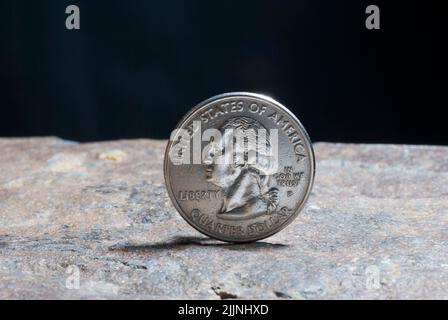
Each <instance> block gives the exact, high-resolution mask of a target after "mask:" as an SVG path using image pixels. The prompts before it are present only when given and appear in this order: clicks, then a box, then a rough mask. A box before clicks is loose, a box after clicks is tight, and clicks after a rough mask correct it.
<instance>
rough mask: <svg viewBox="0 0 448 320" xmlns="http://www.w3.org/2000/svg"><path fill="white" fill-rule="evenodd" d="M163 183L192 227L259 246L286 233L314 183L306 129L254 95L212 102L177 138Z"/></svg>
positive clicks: (198, 110)
mask: <svg viewBox="0 0 448 320" xmlns="http://www.w3.org/2000/svg"><path fill="white" fill-rule="evenodd" d="M164 173H165V181H166V184H167V190H168V193H169V195H170V197H171V199H172V201H173V204H174V206H175V207H176V209H177V210H178V211H179V212H180V214H181V215H182V217H183V218H184V219H186V221H187V222H189V223H190V224H191V225H192V226H193V227H195V228H196V229H197V230H199V231H201V232H202V233H204V234H207V235H209V236H211V237H214V238H217V239H220V240H224V241H231V242H246V241H255V240H258V239H262V238H265V237H268V236H270V235H272V234H274V233H276V232H278V231H279V230H281V229H282V228H284V227H285V226H286V225H288V224H289V223H290V222H291V221H292V220H293V219H294V218H295V217H296V216H297V214H298V213H299V211H300V210H301V208H302V207H303V206H304V204H305V202H306V200H307V198H308V195H309V193H310V190H311V188H312V184H313V179H314V154H313V151H312V146H311V143H310V141H309V138H308V135H307V133H306V132H305V129H304V128H303V127H302V125H301V124H300V122H299V121H298V120H297V119H296V117H295V116H294V115H293V114H292V113H291V112H290V111H289V110H287V109H286V108H285V107H284V106H282V105H281V104H279V103H278V102H276V101H274V100H272V99H271V98H268V97H265V96H262V95H257V94H251V93H229V94H224V95H220V96H216V97H213V98H211V99H208V100H206V101H204V102H202V103H201V104H199V105H198V106H197V107H196V108H194V109H193V110H192V111H190V112H189V113H188V114H187V115H186V116H185V117H184V119H183V120H182V121H181V122H180V123H179V125H178V127H177V128H176V129H175V130H174V131H173V133H172V135H171V138H170V141H169V143H168V146H167V150H166V153H165V163H164Z"/></svg>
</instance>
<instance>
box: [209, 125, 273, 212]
mask: <svg viewBox="0 0 448 320" xmlns="http://www.w3.org/2000/svg"><path fill="white" fill-rule="evenodd" d="M219 131H220V133H221V138H220V139H219V141H214V140H213V139H212V140H211V141H210V143H209V145H208V150H207V152H205V156H204V160H203V161H204V164H205V174H206V178H207V181H208V182H210V183H212V184H214V185H216V186H218V187H219V188H221V190H222V191H223V193H222V194H223V199H222V205H221V208H220V210H219V213H218V214H219V215H220V216H221V217H222V218H225V217H227V218H230V219H235V218H238V217H241V218H248V217H249V216H258V215H262V214H266V213H271V212H275V210H276V209H277V207H278V203H279V198H278V189H277V188H275V187H273V186H272V185H273V184H274V183H275V179H274V178H273V175H272V168H273V167H275V168H276V167H277V164H276V163H274V162H276V158H275V157H273V156H272V155H271V143H270V137H269V134H268V131H267V130H266V128H265V127H264V126H263V125H262V124H261V123H260V122H258V121H256V120H254V119H252V118H249V117H235V118H231V119H228V120H227V121H226V122H225V123H224V124H223V125H222V126H221V127H220V128H219ZM261 131H262V132H264V134H260V132H261ZM238 135H239V136H238ZM238 137H239V138H238ZM260 139H261V140H263V141H262V142H263V145H264V146H265V147H264V148H257V147H256V145H257V144H256V143H250V142H254V141H256V142H257V143H260Z"/></svg>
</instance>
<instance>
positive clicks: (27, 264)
mask: <svg viewBox="0 0 448 320" xmlns="http://www.w3.org/2000/svg"><path fill="white" fill-rule="evenodd" d="M165 144H166V142H165V141H155V140H130V141H113V142H103V143H91V144H75V143H69V142H66V141H63V140H60V139H57V138H32V139H0V150H1V152H0V298H1V299H21V298H27V299H40V298H44V299H69V298H70V299H73V298H74V299H94V298H105V299H128V298H130V299H134V298H138V299H165V298H168V299H173V298H186V299H190V298H200V299H220V298H249V299H250V298H260V299H262V298H267V299H278V298H281V299H287V298H293V299H321V298H328V299H338V298H343V299H368V298H374V299H390V298H398V299H407V298H422V299H426V298H442V299H448V148H446V147H428V146H400V145H355V144H328V143H318V144H315V152H316V159H317V165H316V167H317V172H316V181H315V186H314V189H313V192H312V195H311V197H310V199H309V202H308V204H307V206H306V208H305V209H304V210H303V212H302V213H301V214H300V215H299V216H298V218H297V219H296V220H295V221H294V222H293V223H292V224H291V225H290V226H288V227H287V228H286V229H284V230H283V231H281V232H280V233H278V234H277V235H275V236H273V237H271V238H268V239H266V240H264V241H261V242H257V243H252V244H244V245H232V244H227V243H221V242H218V241H215V240H211V239H208V238H206V237H205V236H202V235H201V234H199V233H197V232H196V231H195V230H194V229H192V228H191V227H190V226H189V225H188V224H187V223H186V222H184V221H183V220H182V219H181V218H180V216H179V215H178V214H177V212H176V211H175V209H174V208H173V206H172V205H171V203H170V200H169V198H168V196H167V194H166V191H165V187H164V182H163V175H162V161H163V152H164V148H165ZM78 271H79V287H78V285H77V284H78V282H77V279H78V278H77V273H78Z"/></svg>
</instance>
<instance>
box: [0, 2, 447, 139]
mask: <svg viewBox="0 0 448 320" xmlns="http://www.w3.org/2000/svg"><path fill="white" fill-rule="evenodd" d="M438 3H440V5H439V4H438ZM442 3H443V2H442V1H439V2H437V1H421V2H413V1H392V0H391V1H387V2H386V1H369V2H367V1H360V0H358V1H343V0H339V1H334V0H325V1H323V0H322V1H317V0H301V1H281V0H278V1H263V0H258V1H211V0H209V1H187V0H185V1H147V0H129V1H124V0H122V1H112V0H107V1H93V0H89V1H87V0H72V1H62V0H42V1H24V0H1V1H0V26H1V28H0V46H1V47H0V48H1V50H0V136H35V135H57V136H60V137H63V138H66V139H71V140H77V141H94V140H108V139H117V138H146V137H149V138H167V137H168V136H169V133H170V131H171V130H172V129H173V128H174V126H175V125H176V123H177V122H178V120H179V119H180V118H181V116H182V115H183V114H184V113H186V112H187V111H188V110H189V109H190V108H191V107H193V106H194V105H196V104H197V103H199V102H200V101H202V100H204V99H206V98H208V97H210V96H213V95H215V94H219V93H224V92H228V91H252V92H258V93H265V94H268V95H270V96H272V97H273V98H275V99H277V100H279V101H280V102H281V103H283V104H285V105H286V106H288V107H289V108H290V109H291V110H292V111H293V112H294V113H295V114H296V115H297V116H298V117H299V119H301V121H302V123H303V124H304V126H305V127H306V128H307V130H308V132H309V134H310V136H311V138H312V140H313V141H342V142H375V143H376V142H381V143H415V144H421V143H424V144H448V134H447V133H446V129H445V128H446V115H445V114H446V112H445V111H444V109H446V102H445V98H444V89H445V85H446V80H445V73H444V71H442V70H444V66H442V63H443V61H444V59H446V52H445V51H444V46H445V42H446V39H447V36H446V32H445V31H444V30H443V29H442V27H443V25H444V21H446V17H445V16H444V11H443V10H442V8H441V4H442ZM69 4H76V5H78V6H79V7H80V10H81V30H79V31H69V30H66V28H65V19H66V17H67V15H66V14H65V8H66V6H67V5H69ZM369 4H375V5H378V6H379V7H380V10H381V30H372V31H369V30H367V29H366V27H365V19H366V17H367V15H366V14H365V9H366V7H367V5H369Z"/></svg>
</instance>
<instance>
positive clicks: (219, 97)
mask: <svg viewBox="0 0 448 320" xmlns="http://www.w3.org/2000/svg"><path fill="white" fill-rule="evenodd" d="M229 97H248V98H255V99H259V100H265V101H267V102H269V103H271V104H272V105H274V106H276V107H278V108H279V109H280V110H282V111H283V112H285V113H286V114H287V115H288V116H289V117H291V118H292V120H294V121H295V122H296V124H297V125H298V127H299V129H300V130H301V131H302V133H303V136H304V138H305V139H306V142H307V149H308V153H309V154H310V157H311V159H310V165H311V177H310V183H309V184H308V189H307V190H306V193H305V195H304V197H303V200H302V203H301V204H300V205H299V206H298V207H297V210H296V211H295V212H294V213H293V215H292V216H291V217H289V218H288V220H286V221H285V222H284V223H283V224H281V225H280V226H279V227H276V228H274V229H272V230H271V231H269V232H268V233H266V234H263V235H262V236H255V237H252V238H247V239H234V238H232V239H230V238H226V237H225V236H224V237H220V236H219V235H216V234H213V233H210V232H208V231H207V230H203V229H201V227H200V226H198V225H196V224H194V223H193V222H192V221H190V218H189V217H187V214H186V213H185V212H183V210H182V208H181V207H180V205H179V204H178V203H177V198H176V197H175V195H174V194H173V191H172V189H171V179H170V177H169V176H168V164H169V163H168V161H169V158H168V153H169V150H170V148H171V144H172V141H171V140H169V141H168V144H167V146H166V149H165V156H164V159H163V176H164V179H165V186H166V190H167V192H168V195H169V197H170V199H171V202H172V203H173V205H174V207H175V208H176V210H177V211H178V212H179V214H180V215H181V216H182V218H183V219H184V220H185V221H186V222H187V223H188V224H189V225H190V226H192V227H193V228H194V229H196V230H197V231H199V232H200V233H202V234H204V235H207V236H209V237H211V238H213V239H216V240H220V241H225V242H230V243H248V242H255V241H258V240H262V239H266V238H268V237H270V236H272V235H274V234H276V233H277V232H279V231H281V230H283V229H284V228H286V227H287V226H288V225H290V224H291V223H292V222H293V221H294V220H295V219H296V218H297V216H298V215H299V213H300V212H301V211H302V209H303V207H304V206H305V204H306V202H307V201H308V198H309V196H310V194H311V190H312V188H313V185H314V177H315V173H316V172H315V171H316V162H315V156H314V149H313V145H312V143H311V139H310V137H309V135H308V132H307V131H306V130H305V128H304V126H303V125H302V123H301V122H300V121H299V119H297V117H296V116H295V115H294V114H293V113H292V112H291V111H290V110H289V109H288V108H286V107H285V106H284V105H282V104H281V103H279V102H278V101H276V100H274V99H273V98H271V97H269V96H266V95H263V94H258V93H251V92H238V91H237V92H228V93H222V94H218V95H215V96H213V97H211V98H208V99H206V100H204V101H202V102H200V103H198V104H197V105H196V106H195V107H193V108H192V109H191V110H190V111H189V112H187V113H186V114H185V115H184V116H183V117H182V119H181V120H180V121H179V122H178V123H177V125H176V127H175V128H177V129H178V128H182V125H183V124H184V123H185V122H187V121H188V120H189V118H190V117H191V116H192V115H193V114H195V113H196V112H197V111H198V110H199V109H201V108H202V107H204V106H206V105H207V104H210V103H211V102H215V101H219V100H222V99H226V98H229Z"/></svg>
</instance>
